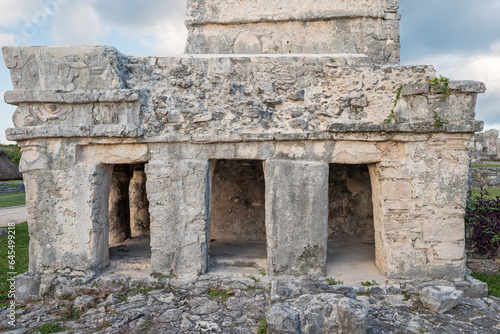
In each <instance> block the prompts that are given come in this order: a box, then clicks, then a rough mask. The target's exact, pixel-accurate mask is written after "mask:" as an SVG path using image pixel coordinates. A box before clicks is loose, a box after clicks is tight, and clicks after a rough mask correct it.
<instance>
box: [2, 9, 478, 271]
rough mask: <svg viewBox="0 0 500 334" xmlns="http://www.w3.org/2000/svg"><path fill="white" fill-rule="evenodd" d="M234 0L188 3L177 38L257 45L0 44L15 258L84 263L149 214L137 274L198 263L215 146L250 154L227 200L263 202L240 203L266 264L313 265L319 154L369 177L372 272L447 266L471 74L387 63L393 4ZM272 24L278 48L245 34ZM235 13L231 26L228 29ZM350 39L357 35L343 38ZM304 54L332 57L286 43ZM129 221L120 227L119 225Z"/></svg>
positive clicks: (320, 232)
mask: <svg viewBox="0 0 500 334" xmlns="http://www.w3.org/2000/svg"><path fill="white" fill-rule="evenodd" d="M240 2H241V1H227V2H223V1H217V0H211V1H204V2H201V1H195V0H192V1H188V18H187V24H188V26H189V27H190V37H189V38H190V41H189V42H188V46H187V51H188V52H192V53H233V52H241V53H261V54H259V55H245V54H211V55H181V56H169V57H157V56H127V55H124V54H121V53H120V52H119V51H117V50H116V49H114V48H112V47H107V46H72V47H5V48H4V49H3V53H4V58H5V62H6V64H7V67H8V68H9V69H10V71H11V76H12V83H13V87H14V90H12V91H10V92H7V93H6V94H5V100H6V102H7V103H10V104H13V105H16V106H17V107H18V108H17V110H16V112H15V114H14V116H13V120H14V124H15V128H13V129H8V130H7V137H8V139H10V140H16V141H18V142H19V145H20V146H21V148H22V159H21V163H20V169H21V171H22V172H23V174H24V179H25V184H26V191H27V206H28V212H29V226H30V235H31V244H30V267H29V271H30V273H31V274H34V275H41V276H43V275H47V274H51V273H59V274H67V275H77V276H78V275H89V274H94V273H96V272H99V271H100V270H101V269H102V268H103V267H105V266H106V265H107V263H108V260H109V251H108V250H109V245H110V242H113V238H118V239H119V238H121V237H120V233H121V235H122V236H125V237H126V236H128V235H130V234H133V233H134V230H137V229H138V230H139V231H145V230H147V229H148V228H149V229H150V236H151V245H150V246H151V265H150V268H151V272H152V273H162V274H169V273H171V272H174V273H178V274H196V275H200V274H204V273H207V272H209V271H210V256H211V255H210V242H211V239H213V238H212V237H213V236H211V235H210V231H211V228H210V224H211V223H210V222H211V215H212V210H214V211H216V210H219V209H220V208H214V207H213V205H212V202H213V199H214V198H215V196H217V194H213V189H217V188H214V187H212V183H213V182H214V173H216V169H217V166H218V163H219V165H220V162H221V161H234V160H251V161H252V164H251V165H252V166H258V165H260V166H261V167H259V168H261V169H262V178H261V179H260V180H259V178H255V180H254V182H255V183H256V184H260V185H261V186H263V190H262V192H256V193H255V197H256V198H257V199H256V200H252V201H249V202H248V203H249V205H248V207H247V208H245V209H243V208H238V209H235V210H237V211H238V210H239V211H238V212H250V211H251V210H253V208H250V207H251V206H254V207H259V203H260V205H261V206H264V210H263V211H261V212H260V213H256V212H254V211H252V212H253V213H252V215H253V216H252V217H253V218H255V219H254V221H255V222H256V227H255V228H253V227H252V228H253V229H252V228H250V227H248V230H247V232H245V233H243V234H248V233H255V235H260V236H262V235H263V234H265V243H266V248H267V272H268V273H269V274H271V275H304V274H325V270H326V269H325V266H326V258H327V247H328V246H327V245H328V240H329V235H331V234H332V231H333V230H334V229H332V228H331V221H332V219H333V220H335V219H334V218H333V217H331V216H330V217H329V207H332V204H331V202H332V201H335V198H332V196H334V193H335V191H332V190H331V189H332V188H331V187H330V186H329V185H330V182H329V180H331V177H330V176H331V173H332V171H331V166H337V165H344V166H346V165H347V166H349V165H358V166H361V167H359V168H360V170H359V171H358V172H356V173H357V174H356V175H358V174H359V175H358V177H359V178H361V175H362V177H363V178H364V179H363V181H355V182H353V181H349V180H347V181H346V182H349V184H347V183H346V184H345V187H347V188H348V189H349V188H350V189H349V191H350V192H351V194H352V193H355V192H356V191H355V190H356V189H357V188H358V187H360V184H368V185H369V186H370V187H371V189H369V190H370V193H371V195H367V194H368V192H367V191H366V190H363V191H362V193H363V194H364V195H363V196H364V197H363V198H364V199H362V200H360V202H361V203H364V202H367V201H368V200H370V199H371V206H372V210H373V212H372V215H371V216H372V218H371V219H372V221H373V223H372V224H373V226H372V232H371V233H372V235H373V238H374V240H375V262H376V265H377V267H378V268H379V269H380V271H382V272H383V273H384V274H385V275H386V276H387V277H389V278H393V279H408V280H424V279H433V278H445V279H451V280H454V279H462V278H463V276H464V274H465V248H464V223H463V215H464V211H465V203H466V196H467V188H468V186H467V179H468V170H469V160H470V158H469V155H468V151H469V150H470V149H471V146H472V139H473V135H474V132H475V131H480V130H481V129H482V122H479V121H476V120H475V119H474V117H475V102H476V96H477V94H478V93H481V92H484V90H485V87H484V84H482V83H479V82H474V81H451V82H450V84H449V90H450V96H448V97H445V98H443V95H442V93H441V90H440V89H437V88H435V87H431V86H430V85H429V82H428V80H429V79H431V78H432V77H434V76H435V71H434V69H433V68H432V67H431V66H399V65H397V64H396V63H397V59H398V52H399V37H398V36H397V35H398V34H397V29H396V27H395V26H397V22H398V21H397V20H398V17H397V2H395V1H388V0H385V1H369V0H366V1H349V2H348V1H336V2H331V1H330V2H328V1H324V2H323V4H324V5H325V6H326V8H325V7H324V6H317V5H316V2H315V1H305V0H304V1H300V2H299V3H300V4H303V6H302V5H300V6H298V7H297V8H300V9H303V15H302V14H301V15H298V16H296V17H294V18H293V19H290V17H291V16H293V15H295V14H293V15H292V12H290V11H289V8H290V7H293V6H292V5H291V3H290V2H287V3H284V2H283V1H276V2H271V3H267V2H266V3H267V4H268V5H270V6H271V7H272V8H271V9H269V8H266V13H267V12H269V13H270V14H269V15H268V16H265V13H264V12H261V10H262V9H263V8H264V7H262V6H260V5H258V4H257V5H256V6H255V8H253V9H252V11H251V12H250V15H248V16H247V15H245V14H246V12H245V11H246V10H248V9H245V10H243V9H241V11H239V10H236V8H237V4H239V3H240ZM257 2H259V1H257ZM309 2H310V3H309ZM259 3H260V2H259ZM353 4H355V5H353ZM285 5H286V6H285ZM204 6H206V7H204ZM221 6H223V7H224V10H215V9H217V8H222V7H221ZM231 6H232V7H231ZM226 7H227V8H226ZM330 7H331V8H330ZM231 8H233V9H235V11H236V12H231V11H230V9H231ZM305 9H311V11H310V12H308V11H305ZM229 12H231V13H232V14H231V15H232V16H231V17H233V18H234V17H236V18H235V19H232V18H231V17H226V16H224V15H225V14H223V13H229ZM299 12H300V10H299ZM238 13H240V14H241V15H240V16H238V15H237V14H238ZM315 13H319V14H315ZM202 14H203V15H202ZM320 14H321V15H323V17H317V18H314V19H313V17H314V15H320ZM304 15H305V16H304ZM242 17H244V19H241V18H242ZM261 17H263V19H262V20H258V19H257V18H261ZM242 20H245V22H242ZM301 20H305V23H300V21H301ZM250 21H251V22H250ZM268 21H270V22H268ZM271 21H274V24H275V25H276V27H277V28H276V29H277V30H276V31H277V32H279V31H281V30H280V29H283V31H284V30H288V29H289V28H287V27H285V26H286V25H297V29H295V28H294V29H295V30H293V31H295V33H296V36H295V37H294V38H292V39H291V40H293V41H292V42H291V44H292V46H291V47H290V49H289V50H290V52H292V54H288V51H286V50H288V49H285V48H284V47H282V46H276V47H275V46H273V45H274V44H273V43H275V42H276V41H277V40H281V39H282V37H281V36H280V35H279V34H278V35H276V36H269V39H270V40H269V41H265V40H264V37H262V35H260V33H259V31H260V30H265V27H264V25H266V24H271V23H272V22H271ZM344 21H345V22H344ZM358 21H359V22H358ZM200 22H201V23H200ZM299 23H300V24H299ZM315 24H317V25H318V27H317V28H315V29H317V31H321V29H326V30H325V31H327V30H328V29H331V28H332V26H334V25H335V26H336V27H337V28H335V29H341V28H342V29H347V30H346V31H347V32H346V34H345V35H343V34H333V35H334V36H337V37H335V38H338V41H336V40H329V39H328V38H326V37H325V38H326V39H322V38H323V37H318V39H314V38H311V39H308V38H306V37H307V36H308V33H307V29H309V27H310V26H313V25H315ZM233 25H244V28H245V29H244V32H241V33H239V34H236V33H233V31H232V30H231V29H232V28H233ZM281 25H283V26H284V27H282V28H279V26H281ZM320 25H322V26H321V27H319V26H320ZM365 25H366V26H365ZM299 26H300V27H299ZM327 27H328V29H327ZM353 27H356V29H359V30H349V29H354V28H353ZM247 28H248V29H247ZM219 29H223V30H224V34H219V33H218V31H219ZM370 29H371V30H370ZM384 29H385V30H384ZM236 30H237V29H236ZM236 30H235V31H236ZM328 31H330V30H328ZM349 31H350V32H349ZM226 33H227V36H226V35H225V34H226ZM242 34H246V37H245V38H243V37H241V35H242ZM378 34H380V36H379V35H378ZM215 35H217V36H219V37H220V38H225V39H226V40H227V41H228V44H227V45H226V44H224V43H225V42H224V43H219V42H218V40H214V39H212V38H211V37H210V36H215ZM251 35H252V36H251ZM299 35H300V36H301V37H297V36H299ZM326 35H328V33H325V34H324V35H322V36H326ZM393 35H394V36H393ZM352 36H354V37H355V38H354V39H353V42H352V43H354V44H353V45H351V46H346V45H344V44H345V43H347V41H348V40H350V37H352ZM377 36H378V37H377ZM240 37H241V38H240ZM330 37H331V36H330ZM301 38H304V39H301ZM238 39H240V41H242V43H241V45H243V46H242V47H241V48H240V46H239V45H240V44H239V42H238ZM306 39H307V40H308V42H307V43H309V42H310V43H311V44H310V45H309V44H307V43H306V42H304V41H305V40H306ZM252 40H253V41H254V42H255V43H254V42H252ZM257 40H258V43H257ZM379 42H380V43H383V44H384V47H382V48H380V49H379V45H378V43H379ZM252 43H253V44H252ZM294 43H298V44H297V45H302V46H303V47H302V48H301V49H300V48H297V47H296V46H295V44H294ZM343 43H344V44H343ZM257 44H259V45H258V46H257ZM264 45H268V46H269V45H271V46H269V48H267V47H268V46H266V48H267V49H266V48H265V47H264ZM322 45H328V48H325V49H324V48H322V47H321V46H322ZM254 46H255V48H254ZM337 46H338V47H337ZM330 47H331V48H330ZM211 48H216V49H211ZM377 50H378V51H377ZM246 51H251V52H246ZM275 51H276V52H275ZM312 52H318V53H329V54H318V55H310V54H299V53H312ZM262 53H284V54H262ZM338 53H343V54H338ZM363 53H365V54H363ZM377 62H378V65H375V63H377ZM398 91H399V92H400V93H401V99H397V98H396V96H397V92H398ZM394 106H395V107H394ZM391 110H394V119H393V120H392V122H391V123H390V124H387V122H385V121H386V119H387V118H388V116H389V115H390V114H391ZM437 119H440V120H443V121H445V124H444V126H443V127H438V128H436V126H435V124H436V120H437ZM256 161H257V162H258V163H255V162H256ZM332 164H334V165H332ZM255 168H256V169H257V167H255ZM362 171H364V174H363V173H362ZM342 173H343V174H342ZM118 174H120V175H121V176H120V177H118V176H117V175H118ZM216 175H219V176H220V175H222V176H223V175H224V174H217V173H216ZM339 175H348V172H347V171H346V172H339ZM222 176H220V177H222ZM349 179H356V177H350V178H349ZM360 180H361V179H360ZM360 182H361V183H360ZM130 184H132V185H133V186H130ZM356 184H357V185H356ZM127 185H128V187H129V189H132V188H133V189H135V192H129V193H128V196H131V197H134V199H133V200H132V199H129V201H128V205H129V206H130V205H131V204H130V203H135V204H133V205H132V206H133V207H134V208H135V209H134V211H130V212H129V213H127V214H128V215H129V217H128V218H127V217H123V211H127V209H124V207H126V206H127V205H126V203H125V204H123V203H120V202H119V200H120V199H122V200H123V196H125V195H123V196H122V195H119V194H120V193H121V192H122V193H123V189H125V188H126V187H127ZM120 189H121V190H120ZM329 189H330V190H329ZM353 189H354V190H353ZM329 192H330V196H329ZM356 193H357V192H356ZM110 194H111V195H110ZM113 194H115V195H113ZM134 194H135V195H134ZM110 196H111V197H110ZM353 196H354V195H353ZM370 196H371V198H370ZM113 198H115V199H117V201H116V202H113V201H112V200H111V199H113ZM230 198H232V197H230ZM363 201H364V202H363ZM125 202H126V201H125ZM146 207H147V208H148V209H147V210H145V208H146ZM129 209H130V208H129ZM245 210H247V211H245ZM218 215H219V216H223V214H220V212H219V213H218ZM368 216H369V215H368ZM127 219H128V220H129V221H130V222H131V225H130V227H129V229H127V227H123V224H122V223H121V222H123V221H124V220H125V221H126V220H127ZM343 219H344V220H345V221H346V219H345V218H343ZM329 221H330V223H329ZM258 224H261V225H260V227H259V226H257V225H258ZM329 225H330V230H332V231H329ZM115 230H117V231H119V232H120V233H115V232H113V231H115ZM110 233H111V234H112V236H111V238H110ZM213 233H215V234H214V235H216V233H217V231H216V230H214V232H213ZM331 239H334V238H330V240H331ZM118 241H119V240H118Z"/></svg>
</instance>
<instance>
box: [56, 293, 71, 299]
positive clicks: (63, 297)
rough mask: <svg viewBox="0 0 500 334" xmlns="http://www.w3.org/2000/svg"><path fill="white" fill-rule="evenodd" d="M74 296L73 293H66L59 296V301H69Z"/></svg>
mask: <svg viewBox="0 0 500 334" xmlns="http://www.w3.org/2000/svg"><path fill="white" fill-rule="evenodd" d="M72 296H73V294H72V293H71V292H68V293H64V294H62V295H61V296H59V299H60V300H69V299H70V298H71V297H72Z"/></svg>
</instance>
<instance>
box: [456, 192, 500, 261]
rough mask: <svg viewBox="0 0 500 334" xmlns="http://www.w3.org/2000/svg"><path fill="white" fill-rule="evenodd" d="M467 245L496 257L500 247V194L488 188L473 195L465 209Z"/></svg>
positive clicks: (483, 253)
mask: <svg viewBox="0 0 500 334" xmlns="http://www.w3.org/2000/svg"><path fill="white" fill-rule="evenodd" d="M465 225H466V228H467V240H466V241H467V246H468V247H469V249H471V250H473V251H474V252H476V253H478V254H481V255H487V256H488V257H491V258H494V257H496V256H497V255H498V250H499V249H500V196H496V197H495V198H492V197H490V194H489V193H488V191H487V190H485V189H481V192H480V193H479V195H477V196H475V197H471V198H470V199H469V201H468V202H467V207H466V211H465Z"/></svg>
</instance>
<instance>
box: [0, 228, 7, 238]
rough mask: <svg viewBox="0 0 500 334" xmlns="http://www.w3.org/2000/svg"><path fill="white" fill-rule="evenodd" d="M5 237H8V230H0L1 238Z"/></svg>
mask: <svg viewBox="0 0 500 334" xmlns="http://www.w3.org/2000/svg"><path fill="white" fill-rule="evenodd" d="M4 235H7V229H6V228H0V237H3V236H4Z"/></svg>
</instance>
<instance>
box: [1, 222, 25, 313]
mask: <svg viewBox="0 0 500 334" xmlns="http://www.w3.org/2000/svg"><path fill="white" fill-rule="evenodd" d="M14 231H15V232H16V234H15V236H16V243H15V248H14V250H15V252H16V254H15V256H16V257H15V265H14V267H11V264H9V261H11V259H9V255H8V254H9V253H8V252H9V250H10V249H9V242H8V241H9V240H8V239H9V236H8V235H4V236H2V237H0V307H3V306H7V304H6V303H7V301H8V300H9V299H10V298H9V291H10V283H9V281H8V280H7V279H9V278H11V276H10V275H8V274H7V273H9V272H16V273H18V274H21V273H24V272H26V271H27V270H28V256H29V242H30V237H29V233H28V224H27V223H21V224H17V225H16V227H15V229H14ZM11 247H12V246H11Z"/></svg>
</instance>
